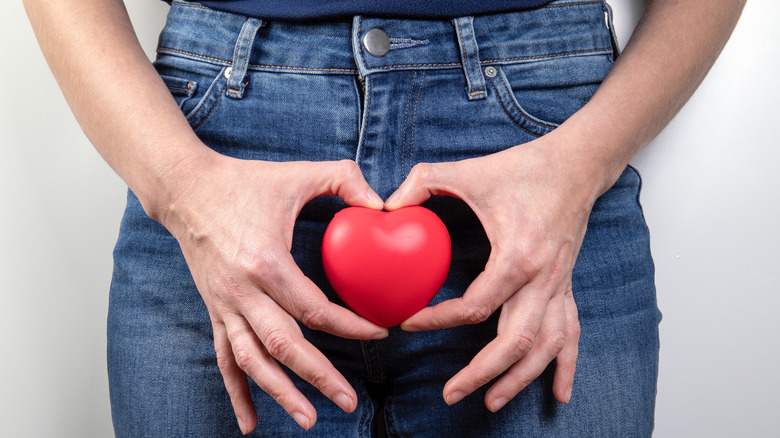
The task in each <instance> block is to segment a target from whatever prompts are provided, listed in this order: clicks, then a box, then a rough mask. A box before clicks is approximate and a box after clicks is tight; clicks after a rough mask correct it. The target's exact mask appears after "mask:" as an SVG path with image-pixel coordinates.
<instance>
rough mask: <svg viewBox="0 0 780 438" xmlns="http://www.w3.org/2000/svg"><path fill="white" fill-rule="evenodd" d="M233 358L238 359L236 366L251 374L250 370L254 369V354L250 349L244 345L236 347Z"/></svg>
mask: <svg viewBox="0 0 780 438" xmlns="http://www.w3.org/2000/svg"><path fill="white" fill-rule="evenodd" d="M233 357H235V359H236V365H238V367H239V368H241V369H242V370H243V371H244V372H245V373H247V374H249V370H250V369H251V368H252V353H251V352H250V351H249V348H247V347H246V346H244V345H236V346H234V347H233Z"/></svg>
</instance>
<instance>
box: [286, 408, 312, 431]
mask: <svg viewBox="0 0 780 438" xmlns="http://www.w3.org/2000/svg"><path fill="white" fill-rule="evenodd" d="M291 416H292V417H293V420H295V422H296V423H298V426H301V427H302V428H304V429H306V430H309V429H310V428H311V426H309V417H307V416H305V415H303V414H301V413H300V412H293V413H292V415H291Z"/></svg>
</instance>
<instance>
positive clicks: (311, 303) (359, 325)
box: [246, 253, 388, 339]
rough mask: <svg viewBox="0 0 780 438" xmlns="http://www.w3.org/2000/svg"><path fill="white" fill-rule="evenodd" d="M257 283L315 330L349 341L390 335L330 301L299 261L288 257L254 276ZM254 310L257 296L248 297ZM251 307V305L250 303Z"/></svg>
mask: <svg viewBox="0 0 780 438" xmlns="http://www.w3.org/2000/svg"><path fill="white" fill-rule="evenodd" d="M254 274H255V275H254V280H255V282H256V283H257V284H261V285H262V286H263V289H264V290H265V292H266V293H267V294H268V295H269V296H270V297H271V298H273V300H274V301H275V302H276V304H278V305H279V306H281V307H282V308H283V309H284V310H285V311H287V313H289V314H290V315H292V316H293V317H294V318H295V319H297V320H298V321H300V322H301V323H303V325H305V326H306V327H309V328H310V329H312V330H320V331H324V332H327V333H330V334H333V335H336V336H340V337H343V338H347V339H382V338H385V337H387V334H388V331H387V329H386V328H385V327H380V326H378V325H376V324H374V323H372V322H371V321H369V320H367V319H365V318H362V317H360V316H358V315H356V314H355V313H354V312H352V311H350V310H349V309H346V308H344V307H342V306H339V305H338V304H335V303H333V302H331V301H330V300H328V298H327V297H326V296H325V294H323V293H322V291H321V290H320V289H319V288H318V287H317V285H315V284H314V282H312V281H311V280H310V279H309V278H308V277H306V276H305V275H303V272H301V270H300V268H299V267H298V265H297V264H296V263H295V260H294V259H293V258H292V256H291V255H290V254H289V253H285V255H284V256H282V257H281V258H279V259H276V260H275V261H272V262H271V261H269V262H266V263H265V266H264V268H263V269H260V270H256V271H255V272H254ZM248 299H249V300H252V304H251V306H252V307H254V306H256V304H255V303H254V300H255V299H256V296H255V295H252V296H251V297H248ZM246 304H247V306H246V307H249V306H250V302H247V303H246Z"/></svg>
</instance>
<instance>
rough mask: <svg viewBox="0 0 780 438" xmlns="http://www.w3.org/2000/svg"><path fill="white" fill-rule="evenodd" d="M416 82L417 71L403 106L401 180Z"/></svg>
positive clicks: (403, 174)
mask: <svg viewBox="0 0 780 438" xmlns="http://www.w3.org/2000/svg"><path fill="white" fill-rule="evenodd" d="M416 82H417V72H416V71H415V72H414V77H413V78H412V86H411V87H409V94H408V95H407V96H406V107H405V108H404V131H403V137H401V169H400V170H401V181H403V179H404V176H405V172H404V156H405V155H406V154H405V151H406V128H407V124H406V122H407V120H408V118H409V102H411V101H412V93H413V92H414V84H415V83H416ZM412 123H414V119H412Z"/></svg>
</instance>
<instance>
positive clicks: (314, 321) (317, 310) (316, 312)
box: [301, 306, 328, 330]
mask: <svg viewBox="0 0 780 438" xmlns="http://www.w3.org/2000/svg"><path fill="white" fill-rule="evenodd" d="M327 319H328V318H327V315H326V312H325V309H324V308H322V307H319V306H318V307H310V308H308V309H305V310H304V311H303V313H301V323H303V325H305V326H306V327H308V328H310V329H312V330H320V329H322V328H324V327H325V326H326V322H327Z"/></svg>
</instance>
